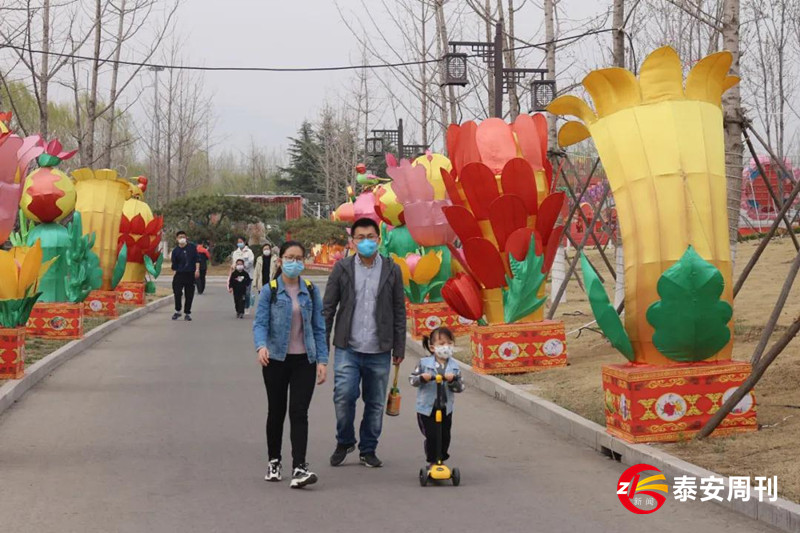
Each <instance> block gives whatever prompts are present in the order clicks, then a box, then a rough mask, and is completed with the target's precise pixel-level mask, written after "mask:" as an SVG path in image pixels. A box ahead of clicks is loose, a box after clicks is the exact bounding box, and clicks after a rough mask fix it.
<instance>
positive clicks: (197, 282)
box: [195, 269, 207, 294]
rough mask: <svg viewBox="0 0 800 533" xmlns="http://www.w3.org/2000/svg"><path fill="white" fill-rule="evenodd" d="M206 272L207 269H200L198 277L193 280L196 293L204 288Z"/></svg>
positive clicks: (199, 292)
mask: <svg viewBox="0 0 800 533" xmlns="http://www.w3.org/2000/svg"><path fill="white" fill-rule="evenodd" d="M206 272H207V270H202V269H201V270H200V277H199V278H197V280H195V285H196V286H197V294H203V292H204V291H205V290H206Z"/></svg>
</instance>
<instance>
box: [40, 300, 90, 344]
mask: <svg viewBox="0 0 800 533" xmlns="http://www.w3.org/2000/svg"><path fill="white" fill-rule="evenodd" d="M26 330H27V333H28V336H29V337H37V338H44V339H80V338H83V302H80V303H75V304H74V303H69V302H37V303H36V304H34V306H33V309H32V310H31V316H30V318H28V324H27V326H26Z"/></svg>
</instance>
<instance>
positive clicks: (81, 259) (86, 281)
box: [65, 212, 103, 303]
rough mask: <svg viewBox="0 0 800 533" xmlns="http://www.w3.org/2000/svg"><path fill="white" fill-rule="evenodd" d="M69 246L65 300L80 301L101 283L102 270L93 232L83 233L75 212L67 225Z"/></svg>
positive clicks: (79, 215)
mask: <svg viewBox="0 0 800 533" xmlns="http://www.w3.org/2000/svg"><path fill="white" fill-rule="evenodd" d="M67 231H68V232H69V241H70V248H69V249H68V250H67V251H66V254H65V257H66V270H67V276H66V294H67V301H69V302H72V303H78V302H82V301H84V300H85V299H86V297H87V296H89V293H90V292H92V291H93V290H96V289H99V288H100V287H102V285H103V270H102V269H101V268H100V258H99V257H98V256H97V254H96V253H94V251H92V246H93V245H94V240H95V234H94V233H92V234H91V235H84V234H83V222H82V219H81V214H80V213H78V212H76V213H75V214H74V215H73V217H72V222H70V224H69V225H68V226H67Z"/></svg>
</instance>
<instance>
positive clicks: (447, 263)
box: [420, 246, 453, 302]
mask: <svg viewBox="0 0 800 533" xmlns="http://www.w3.org/2000/svg"><path fill="white" fill-rule="evenodd" d="M431 250H433V251H434V252H440V253H441V254H442V266H440V267H439V272H437V273H436V276H434V278H433V279H432V280H431V284H430V286H429V287H428V289H427V290H426V294H427V295H428V301H429V302H443V301H444V297H443V296H442V287H444V284H445V283H447V280H448V279H450V276H452V275H453V266H452V263H453V258H452V254H451V253H450V249H449V248H447V246H428V247H426V248H422V251H421V252H420V255H425V254H426V253H428V252H429V251H431Z"/></svg>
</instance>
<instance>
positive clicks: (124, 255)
mask: <svg viewBox="0 0 800 533" xmlns="http://www.w3.org/2000/svg"><path fill="white" fill-rule="evenodd" d="M127 263H128V245H127V244H123V245H122V248H120V249H119V254H117V264H116V265H114V273H113V274H112V275H111V290H112V291H113V290H114V289H116V288H117V285H119V280H121V279H122V275H123V274H125V266H126V265H127Z"/></svg>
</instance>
